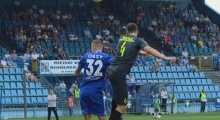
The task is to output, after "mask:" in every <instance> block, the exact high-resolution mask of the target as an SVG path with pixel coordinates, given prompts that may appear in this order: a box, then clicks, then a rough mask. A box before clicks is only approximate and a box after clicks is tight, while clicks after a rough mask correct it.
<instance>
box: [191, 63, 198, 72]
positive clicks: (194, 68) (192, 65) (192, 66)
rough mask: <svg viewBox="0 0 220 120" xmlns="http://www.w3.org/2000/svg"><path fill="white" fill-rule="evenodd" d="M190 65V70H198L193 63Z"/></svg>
mask: <svg viewBox="0 0 220 120" xmlns="http://www.w3.org/2000/svg"><path fill="white" fill-rule="evenodd" d="M189 67H190V72H196V66H195V65H194V64H193V63H192V64H191V65H190V66H189Z"/></svg>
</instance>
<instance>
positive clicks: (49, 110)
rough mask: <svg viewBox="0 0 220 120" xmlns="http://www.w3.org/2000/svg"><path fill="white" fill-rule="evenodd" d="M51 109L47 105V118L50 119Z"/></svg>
mask: <svg viewBox="0 0 220 120" xmlns="http://www.w3.org/2000/svg"><path fill="white" fill-rule="evenodd" d="M51 111H52V109H51V107H48V108H47V112H48V116H47V120H50V115H51Z"/></svg>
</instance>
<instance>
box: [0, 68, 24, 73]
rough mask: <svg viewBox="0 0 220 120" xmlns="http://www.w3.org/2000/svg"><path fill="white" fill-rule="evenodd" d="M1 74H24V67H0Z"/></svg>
mask: <svg viewBox="0 0 220 120" xmlns="http://www.w3.org/2000/svg"><path fill="white" fill-rule="evenodd" d="M0 74H10V75H11V74H24V73H23V68H0Z"/></svg>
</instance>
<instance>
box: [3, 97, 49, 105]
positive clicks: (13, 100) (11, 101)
mask: <svg viewBox="0 0 220 120" xmlns="http://www.w3.org/2000/svg"><path fill="white" fill-rule="evenodd" d="M47 102H48V101H47V98H46V97H27V104H33V103H38V104H39V103H40V104H46V103H47ZM2 104H3V105H5V104H7V105H8V104H9V105H11V104H21V105H24V98H23V97H13V98H10V97H6V98H2Z"/></svg>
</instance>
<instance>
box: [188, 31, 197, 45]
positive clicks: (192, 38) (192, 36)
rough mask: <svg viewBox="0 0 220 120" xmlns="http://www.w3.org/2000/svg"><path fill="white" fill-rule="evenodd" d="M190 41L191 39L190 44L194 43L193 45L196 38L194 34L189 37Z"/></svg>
mask: <svg viewBox="0 0 220 120" xmlns="http://www.w3.org/2000/svg"><path fill="white" fill-rule="evenodd" d="M190 39H191V41H192V42H195V43H196V41H197V38H196V35H195V33H193V34H192V35H191V36H190Z"/></svg>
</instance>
